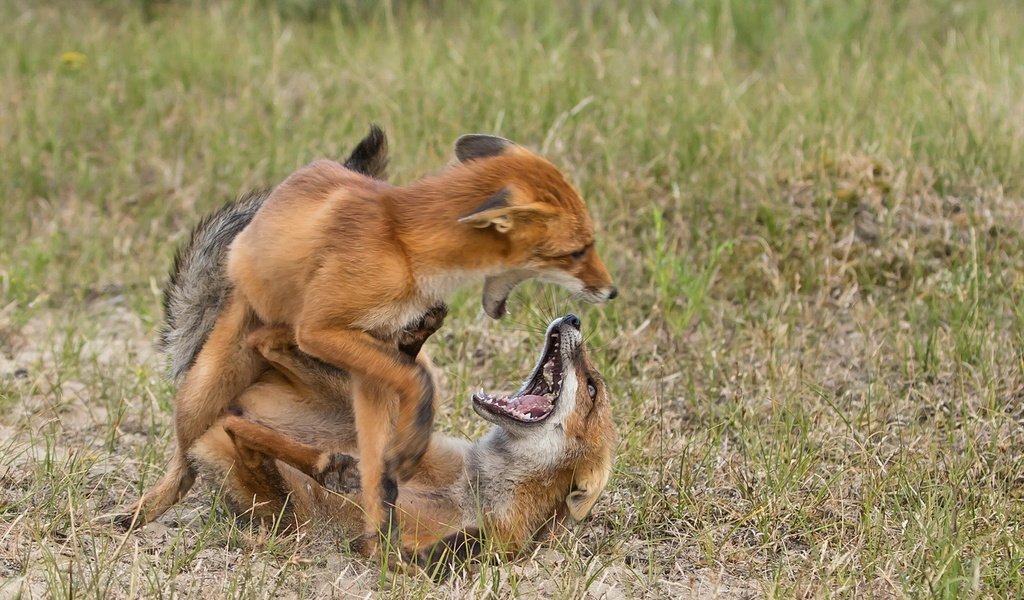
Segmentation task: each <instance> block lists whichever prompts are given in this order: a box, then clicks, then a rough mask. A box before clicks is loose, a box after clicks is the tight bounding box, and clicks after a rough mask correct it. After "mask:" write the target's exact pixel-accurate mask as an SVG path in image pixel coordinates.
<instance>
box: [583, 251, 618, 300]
mask: <svg viewBox="0 0 1024 600" xmlns="http://www.w3.org/2000/svg"><path fill="white" fill-rule="evenodd" d="M575 275H576V278H577V279H578V280H579V281H580V283H582V284H583V290H582V292H580V297H581V298H582V299H583V300H584V301H585V302H590V303H592V304H598V303H601V302H607V301H609V300H614V299H615V298H616V297H617V296H618V295H619V290H618V288H616V287H615V285H614V284H613V283H612V276H611V275H610V274H609V273H608V268H607V267H605V266H604V262H603V261H602V260H601V257H600V256H598V255H597V252H594V251H591V252H590V253H589V256H587V260H585V261H583V262H582V263H581V264H580V265H579V268H578V269H577V271H576V274H575Z"/></svg>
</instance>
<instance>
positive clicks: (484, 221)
mask: <svg viewBox="0 0 1024 600" xmlns="http://www.w3.org/2000/svg"><path fill="white" fill-rule="evenodd" d="M556 214H558V211H557V209H555V208H554V207H553V206H550V205H548V204H544V203H543V202H530V203H528V204H524V205H518V206H517V205H516V204H515V203H514V202H513V201H512V190H511V189H509V188H507V187H504V188H502V189H500V190H498V191H497V192H496V193H495V194H494V195H492V196H491V197H490V198H488V199H487V200H485V201H484V202H483V204H481V205H480V206H478V207H477V208H476V210H474V211H473V212H470V213H468V214H465V215H463V216H462V217H461V218H460V219H459V223H464V224H466V225H471V226H473V227H476V228H478V229H485V228H487V227H490V226H492V225H493V226H494V228H495V229H496V230H498V233H506V232H508V231H509V230H511V229H512V227H514V226H515V224H516V223H523V222H526V221H531V220H533V221H537V220H544V219H548V218H550V217H553V216H555V215H556Z"/></svg>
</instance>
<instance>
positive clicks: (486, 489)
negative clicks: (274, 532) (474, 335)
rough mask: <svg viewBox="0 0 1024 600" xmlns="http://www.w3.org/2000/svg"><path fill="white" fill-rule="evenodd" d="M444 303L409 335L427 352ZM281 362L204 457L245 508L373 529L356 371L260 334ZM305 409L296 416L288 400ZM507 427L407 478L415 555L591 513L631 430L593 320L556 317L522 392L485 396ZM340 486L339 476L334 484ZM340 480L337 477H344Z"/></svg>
mask: <svg viewBox="0 0 1024 600" xmlns="http://www.w3.org/2000/svg"><path fill="white" fill-rule="evenodd" d="M442 318H443V312H439V311H432V314H431V316H430V317H429V318H428V319H427V321H426V322H425V324H423V325H422V326H420V327H419V328H418V329H417V328H412V329H411V330H410V331H407V332H405V335H406V337H409V338H414V340H413V341H410V342H407V345H408V348H409V352H411V353H412V354H413V355H414V354H415V353H416V352H418V349H419V348H418V347H419V345H420V344H422V343H423V341H424V340H425V339H426V338H427V337H428V336H429V335H430V334H431V333H433V331H434V330H435V329H436V328H437V327H439V326H440V324H441V319H442ZM252 341H253V343H254V344H255V345H256V348H257V349H258V350H259V351H260V352H261V353H262V354H263V355H265V356H266V357H267V358H268V359H269V360H270V361H271V362H273V363H274V364H275V365H277V367H276V368H275V369H274V370H271V371H268V372H267V373H265V374H264V375H263V376H262V377H261V378H260V379H259V381H258V382H257V383H255V384H253V385H252V386H250V387H249V388H248V389H246V391H245V392H243V393H242V394H241V395H240V396H239V397H238V399H237V401H236V402H235V403H234V404H233V405H232V408H231V411H230V412H232V413H234V414H233V415H228V416H225V417H222V418H221V419H220V420H219V421H218V422H217V423H216V424H215V425H214V426H213V427H211V428H210V429H209V431H207V433H205V434H204V435H203V436H202V437H201V438H200V439H199V441H197V443H196V444H195V446H193V449H192V451H191V453H190V457H191V458H192V459H193V461H194V462H195V463H196V464H197V465H199V466H200V468H201V470H202V471H204V472H206V473H208V474H211V475H213V476H214V478H215V480H216V481H218V482H223V489H224V490H225V493H226V498H227V499H228V502H229V504H230V505H231V506H232V508H233V509H234V510H235V511H237V512H239V513H242V514H248V515H250V516H252V517H255V518H258V519H267V520H277V519H280V518H281V517H282V516H283V517H284V518H285V524H288V525H301V524H303V523H306V522H310V524H311V525H313V526H316V527H319V526H320V525H321V524H323V523H331V524H334V525H336V526H339V527H341V528H342V530H343V531H345V532H347V533H351V532H352V530H353V529H355V530H359V528H360V525H359V523H360V522H361V513H360V511H359V508H358V504H357V503H355V502H353V501H352V499H351V498H349V497H348V496H347V493H348V492H350V491H351V490H348V489H342V490H340V491H341V492H343V493H341V494H339V493H336V492H335V491H332V490H331V489H330V488H333V487H337V486H338V485H340V486H342V487H344V482H345V480H346V479H347V477H346V476H347V474H348V471H349V469H351V468H352V467H354V466H355V465H356V459H355V458H353V457H352V456H350V455H349V454H347V453H351V452H353V451H354V450H355V445H356V440H355V436H354V434H355V431H354V429H353V422H352V414H351V412H350V411H346V410H344V408H345V407H347V406H348V402H347V400H348V399H349V394H348V377H347V375H346V374H345V373H344V372H342V371H337V370H335V369H333V368H331V367H328V366H326V365H324V364H323V363H320V362H319V361H316V360H313V359H311V358H309V357H307V356H305V355H303V354H301V353H300V352H298V351H297V349H296V347H295V344H294V340H292V339H291V334H290V332H289V331H288V330H287V329H284V328H280V329H276V330H271V331H267V332H264V333H262V334H259V335H256V336H253V338H252ZM284 406H289V407H291V408H290V410H288V411H283V410H281V407H284ZM473 407H474V409H475V410H476V412H477V413H478V414H479V415H480V416H481V417H483V418H485V419H487V420H488V421H490V422H492V423H493V424H494V425H495V426H494V427H493V428H492V429H491V431H490V432H488V433H487V434H486V435H485V436H483V437H482V438H481V439H479V440H477V441H475V442H472V443H470V442H467V441H466V440H463V439H459V438H453V437H449V436H445V435H441V434H434V435H433V436H432V437H431V439H430V442H429V445H428V448H427V452H426V454H425V455H424V457H423V460H422V461H421V462H420V465H419V467H418V468H417V470H416V473H415V474H414V475H413V477H411V478H410V479H409V480H408V481H406V482H404V483H402V484H401V486H400V493H399V502H398V507H397V512H396V517H397V521H398V530H399V531H400V532H401V535H402V538H401V539H402V548H401V549H402V551H403V552H402V554H403V556H404V557H405V558H406V560H409V561H411V562H413V563H415V564H419V565H421V566H425V567H428V568H430V569H431V570H433V565H434V564H435V563H437V562H438V561H444V562H445V563H446V564H447V563H449V562H450V561H452V560H455V561H457V560H461V559H466V558H469V557H471V556H472V555H474V554H476V553H478V552H481V551H482V550H483V549H484V548H485V547H486V548H489V549H491V550H494V551H498V552H506V553H514V552H518V551H520V550H522V549H523V548H525V547H526V545H527V544H528V543H529V542H530V541H531V540H532V539H533V538H534V537H535V536H536V535H537V534H538V533H539V532H541V531H542V530H543V529H544V528H545V526H546V525H550V524H551V522H552V521H551V520H552V518H559V517H562V516H569V517H571V518H573V519H576V520H579V519H582V518H583V517H584V516H586V515H587V513H589V512H590V509H591V508H592V507H593V505H594V503H595V502H596V501H597V498H598V496H599V495H600V494H601V492H602V490H603V489H604V487H605V484H606V483H607V481H608V476H609V474H610V472H611V465H612V457H613V453H614V447H615V443H616V439H617V434H616V431H615V426H614V423H613V422H612V419H611V405H610V403H609V400H608V394H607V390H606V388H605V385H604V381H603V380H602V379H601V376H600V374H599V373H598V371H597V369H596V368H595V367H594V365H593V363H592V362H591V361H590V359H589V357H588V355H587V351H586V347H585V344H584V342H583V336H582V335H581V333H580V320H579V319H578V318H577V317H576V316H575V315H568V316H566V317H563V318H560V319H555V320H554V321H553V322H552V323H551V325H550V326H549V327H548V331H547V334H546V335H545V341H544V345H543V348H542V350H541V353H540V358H539V360H538V363H537V366H536V367H535V368H534V369H533V371H532V373H531V375H530V377H529V378H528V379H527V380H526V382H525V383H524V384H523V386H522V387H521V388H520V391H518V392H517V393H515V394H513V395H512V396H509V397H496V396H493V395H490V394H484V393H482V392H481V393H477V394H474V396H473ZM328 482H331V483H328ZM335 482H337V484H335Z"/></svg>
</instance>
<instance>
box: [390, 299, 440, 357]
mask: <svg viewBox="0 0 1024 600" xmlns="http://www.w3.org/2000/svg"><path fill="white" fill-rule="evenodd" d="M447 316H448V307H447V306H446V305H444V304H439V305H437V306H435V307H433V308H431V309H430V310H428V311H427V312H426V313H425V314H424V315H423V316H422V317H420V320H419V321H417V322H416V323H414V324H412V325H410V326H409V327H407V328H406V329H405V330H403V331H402V332H401V333H400V334H398V349H399V350H400V351H401V352H402V353H403V354H405V355H407V356H409V357H411V358H416V355H417V354H419V353H420V348H422V347H423V344H424V343H425V342H426V341H427V339H429V338H430V336H432V335H434V334H435V333H437V330H438V329H440V328H441V326H442V325H444V319H445V317H447Z"/></svg>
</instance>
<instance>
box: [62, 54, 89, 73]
mask: <svg viewBox="0 0 1024 600" xmlns="http://www.w3.org/2000/svg"><path fill="white" fill-rule="evenodd" d="M60 62H61V64H62V65H64V66H65V67H67V68H68V69H80V68H82V65H84V64H85V55H84V54H82V53H81V52H74V51H71V52H64V53H63V54H61V55H60Z"/></svg>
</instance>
